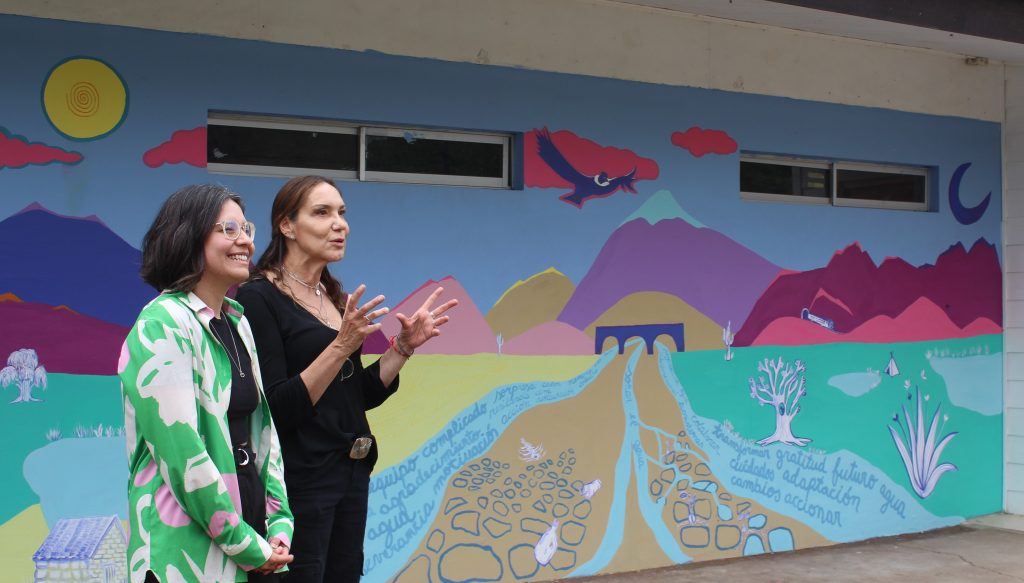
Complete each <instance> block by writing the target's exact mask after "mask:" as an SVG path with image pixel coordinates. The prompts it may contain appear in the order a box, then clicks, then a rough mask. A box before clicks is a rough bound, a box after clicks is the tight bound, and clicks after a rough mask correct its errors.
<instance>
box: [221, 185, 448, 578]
mask: <svg viewBox="0 0 1024 583" xmlns="http://www.w3.org/2000/svg"><path fill="white" fill-rule="evenodd" d="M345 210H346V209H345V201H344V200H343V199H342V198H341V193H340V192H339V191H338V188H337V187H336V186H335V185H334V183H333V182H331V181H330V180H328V179H326V178H321V177H318V176H301V177H298V178H293V179H292V180H290V181H288V183H286V184H285V185H284V186H283V187H282V188H281V190H280V191H279V192H278V193H277V197H276V198H275V199H274V204H273V207H272V209H271V217H270V224H271V226H272V228H273V232H272V234H271V238H270V243H269V245H268V246H267V250H266V251H264V253H263V255H262V256H261V257H260V260H259V262H258V263H257V265H256V273H255V274H254V276H253V279H252V280H251V281H250V282H249V283H247V284H245V285H243V286H242V287H241V288H239V291H238V296H237V297H238V301H239V302H240V303H241V304H242V305H243V306H245V310H246V315H247V316H248V317H249V319H250V321H251V322H252V329H253V334H254V336H255V338H256V346H257V348H258V350H259V354H260V363H261V365H262V367H263V383H264V386H265V387H266V390H267V399H268V400H269V401H270V408H271V410H272V411H273V413H274V420H275V422H276V423H277V426H278V428H279V430H280V435H281V448H282V451H283V454H284V460H285V480H286V481H287V483H288V491H289V502H290V503H291V508H292V510H293V511H294V512H295V540H294V546H293V547H292V549H293V552H294V554H295V562H294V563H293V564H292V565H291V566H290V567H289V569H290V572H289V574H288V576H287V578H286V580H287V581H288V583H296V582H307V581H312V582H317V583H320V582H321V581H324V582H330V583H346V582H350V581H358V580H359V578H360V574H361V573H362V568H363V534H364V531H365V529H366V511H367V498H368V494H369V481H370V471H371V470H372V469H373V464H374V462H375V461H376V460H377V444H376V442H375V440H374V438H373V436H372V435H371V434H370V426H369V423H368V422H367V420H366V411H367V410H369V409H372V408H374V407H377V406H378V405H380V404H381V403H383V402H384V400H385V399H387V398H388V397H389V396H391V395H392V394H393V393H394V392H395V391H396V390H397V389H398V371H399V370H400V369H401V368H402V366H403V365H404V364H405V363H406V361H407V360H408V359H409V357H411V356H412V354H413V352H414V351H415V350H416V349H417V348H419V347H420V346H421V345H423V343H425V342H426V341H428V340H430V339H431V338H433V337H434V336H437V335H438V334H440V330H439V328H440V327H441V326H442V325H443V324H445V323H446V322H447V321H448V316H445V315H443V314H444V313H445V312H446V311H448V310H449V309H450V308H452V307H454V306H455V305H456V304H457V303H458V302H457V300H450V301H448V302H445V303H443V304H441V305H439V306H437V307H432V306H433V305H434V303H435V302H436V301H437V299H438V297H439V296H440V295H441V291H442V290H441V288H437V289H436V290H434V292H433V293H432V294H431V295H430V297H429V298H428V299H427V300H426V301H425V302H424V303H423V305H422V306H420V307H419V309H418V310H416V312H415V313H413V314H411V315H409V316H405V315H403V314H395V316H396V318H397V319H398V321H399V322H400V323H401V332H400V333H399V334H397V335H396V336H395V337H392V338H391V345H390V347H389V348H388V350H387V351H385V352H384V354H383V355H381V357H380V359H379V360H377V361H376V362H374V363H373V364H371V365H369V366H367V367H364V366H363V362H362V358H361V351H360V348H361V347H362V344H363V341H364V340H365V339H366V337H367V336H368V335H370V334H371V333H373V332H375V331H377V330H379V329H380V327H381V325H380V324H379V323H375V322H374V320H376V319H377V318H380V317H381V316H383V315H385V314H387V313H388V309H387V308H385V307H379V306H380V305H381V303H382V302H383V301H384V296H380V295H378V296H376V297H374V298H372V299H370V300H369V301H367V302H365V303H363V304H361V305H360V302H361V301H362V297H363V294H364V293H365V291H366V289H365V286H363V285H360V286H359V287H357V288H356V289H355V290H354V291H353V292H352V293H351V294H347V295H346V294H344V293H343V292H342V289H341V284H340V283H339V282H338V280H337V279H335V278H334V277H333V276H332V275H331V273H330V271H328V269H327V267H328V265H330V264H331V263H335V262H337V261H340V260H341V259H342V258H343V257H344V256H345V250H346V247H347V245H348V240H349V224H348V221H347V220H346V217H345Z"/></svg>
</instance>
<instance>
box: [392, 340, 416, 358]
mask: <svg viewBox="0 0 1024 583" xmlns="http://www.w3.org/2000/svg"><path fill="white" fill-rule="evenodd" d="M388 346H389V347H390V348H393V349H394V350H395V352H397V353H398V354H399V355H400V356H404V357H405V358H412V355H413V354H415V353H416V349H415V348H414V349H412V350H409V351H406V350H405V349H403V348H402V343H401V342H400V341H399V340H398V336H397V335H396V336H392V337H391V339H390V340H389V341H388Z"/></svg>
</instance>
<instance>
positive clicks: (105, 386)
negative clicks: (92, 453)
mask: <svg viewBox="0 0 1024 583" xmlns="http://www.w3.org/2000/svg"><path fill="white" fill-rule="evenodd" d="M47 380H48V388H47V389H46V390H45V391H44V390H43V389H41V388H39V387H36V388H35V389H33V392H32V395H33V396H34V397H36V398H39V399H43V402H41V403H8V401H11V400H13V399H14V398H16V397H17V388H16V387H14V386H8V387H7V388H6V389H4V391H3V392H0V396H3V397H4V399H3V401H2V402H0V440H2V442H3V443H4V455H3V456H2V457H0V475H3V476H7V478H6V483H5V485H4V496H3V497H2V498H0V524H3V523H4V522H7V521H8V520H10V519H11V518H12V517H13V516H14V515H16V514H18V513H19V512H21V511H22V510H24V509H25V508H27V507H28V506H30V505H32V504H36V503H38V502H39V498H38V497H37V496H36V495H35V493H34V492H32V489H31V488H29V485H28V483H26V482H25V479H24V477H23V473H22V464H23V462H24V461H25V456H27V455H28V454H29V453H30V452H32V451H34V450H36V449H39V448H40V447H43V446H45V445H46V444H47V443H49V440H48V438H47V434H48V433H50V432H51V431H59V432H60V435H61V438H62V439H73V438H75V436H76V430H77V432H78V433H79V434H86V435H88V436H89V437H92V436H93V435H94V432H95V431H96V430H97V428H98V426H99V425H103V429H102V431H104V432H106V431H107V430H108V428H113V429H112V430H113V431H118V430H120V429H121V428H122V427H123V425H124V411H123V409H122V406H121V389H120V385H119V384H118V380H117V377H116V376H93V375H71V374H59V373H50V374H48V375H47ZM126 455H127V454H126ZM125 463H126V464H127V459H126V461H125ZM68 478H69V480H73V476H69V477H68Z"/></svg>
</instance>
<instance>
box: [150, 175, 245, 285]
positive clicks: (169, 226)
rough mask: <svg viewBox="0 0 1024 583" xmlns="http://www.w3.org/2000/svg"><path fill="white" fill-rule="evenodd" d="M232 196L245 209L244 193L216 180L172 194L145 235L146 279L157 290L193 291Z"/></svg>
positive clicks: (204, 267)
mask: <svg viewBox="0 0 1024 583" xmlns="http://www.w3.org/2000/svg"><path fill="white" fill-rule="evenodd" d="M229 200H231V201H234V202H236V203H238V206H240V207H242V210H243V211H244V210H245V205H244V204H243V203H242V198H241V197H240V196H238V195H237V194H235V193H234V192H232V191H230V190H228V189H227V188H226V187H224V186H219V185H216V184H193V185H191V186H186V187H185V188H182V189H181V190H179V191H178V192H175V193H174V194H172V195H171V196H170V198H168V199H167V200H166V201H165V202H164V205H163V206H162V207H160V212H158V213H157V214H156V218H155V219H153V224H152V225H150V227H149V230H148V231H146V236H145V237H143V239H142V269H140V270H139V274H140V275H141V276H142V279H143V281H145V282H146V283H148V284H149V285H151V286H153V287H155V288H156V289H157V291H164V290H168V291H172V292H177V291H192V290H193V289H194V288H195V287H196V284H197V283H199V278H201V277H202V276H203V270H204V269H206V262H205V261H204V260H203V252H204V247H205V245H206V237H207V235H209V234H210V232H211V231H212V230H213V226H214V223H215V222H216V221H217V217H218V216H220V211H221V208H222V207H223V206H224V203H225V202H227V201H229Z"/></svg>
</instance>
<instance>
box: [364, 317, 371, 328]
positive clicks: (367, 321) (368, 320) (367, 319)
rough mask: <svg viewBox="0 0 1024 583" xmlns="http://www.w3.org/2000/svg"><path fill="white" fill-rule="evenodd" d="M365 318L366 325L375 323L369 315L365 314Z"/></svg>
mask: <svg viewBox="0 0 1024 583" xmlns="http://www.w3.org/2000/svg"><path fill="white" fill-rule="evenodd" d="M363 319H364V320H366V325H367V326H372V325H373V320H371V319H370V317H369V316H365V315H364V316H363Z"/></svg>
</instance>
